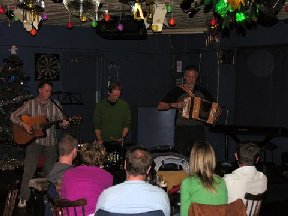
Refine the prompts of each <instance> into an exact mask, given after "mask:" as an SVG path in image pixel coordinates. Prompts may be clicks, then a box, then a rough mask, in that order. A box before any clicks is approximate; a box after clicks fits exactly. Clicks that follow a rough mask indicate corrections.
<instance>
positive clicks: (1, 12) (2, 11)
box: [0, 6, 5, 14]
mask: <svg viewBox="0 0 288 216" xmlns="http://www.w3.org/2000/svg"><path fill="white" fill-rule="evenodd" d="M0 14H5V8H4V7H3V6H0Z"/></svg>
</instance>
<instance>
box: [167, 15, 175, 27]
mask: <svg viewBox="0 0 288 216" xmlns="http://www.w3.org/2000/svg"><path fill="white" fill-rule="evenodd" d="M168 24H169V26H171V27H174V26H175V25H176V20H175V18H174V17H172V18H170V19H169V21H168Z"/></svg>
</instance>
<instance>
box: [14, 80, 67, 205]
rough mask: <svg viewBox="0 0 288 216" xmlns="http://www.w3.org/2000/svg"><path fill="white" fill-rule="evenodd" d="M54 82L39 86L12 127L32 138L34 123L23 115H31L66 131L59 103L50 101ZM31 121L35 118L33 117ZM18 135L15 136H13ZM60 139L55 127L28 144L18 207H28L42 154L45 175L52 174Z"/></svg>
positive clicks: (65, 122)
mask: <svg viewBox="0 0 288 216" xmlns="http://www.w3.org/2000/svg"><path fill="white" fill-rule="evenodd" d="M52 88H53V83H52V82H49V81H42V82H40V83H39V85H38V88H37V90H38V96H37V97H35V98H34V99H31V100H29V101H27V102H25V103H24V104H23V106H21V107H20V108H18V109H17V110H16V111H15V112H13V113H12V114H11V117H10V119H11V121H12V123H13V124H15V125H18V126H20V127H22V128H23V129H24V130H25V131H24V130H23V131H24V132H27V133H28V134H29V135H31V136H33V134H34V130H33V124H34V123H35V122H33V121H31V122H29V121H27V120H26V121H25V120H24V119H23V118H21V116H24V115H29V116H31V117H35V119H37V117H38V116H42V117H43V116H44V117H46V118H47V119H48V121H57V120H59V121H60V122H61V121H62V122H61V123H60V124H59V125H60V126H61V127H63V128H65V127H67V126H68V125H69V121H66V120H65V119H64V114H63V111H62V108H61V105H60V103H59V102H58V101H54V100H52V99H50V96H51V94H52ZM31 119H32V118H31ZM15 136H17V134H14V137H15ZM56 144H57V138H56V126H55V125H52V126H51V127H50V128H48V129H46V130H45V136H44V137H39V138H38V137H37V138H36V139H33V140H32V142H31V143H30V144H29V145H27V148H26V156H25V161H24V173H23V178H22V183H21V189H20V201H19V203H18V207H19V208H25V207H26V201H27V200H29V196H30V190H29V180H30V179H31V178H32V177H33V175H34V172H35V170H36V166H37V162H38V159H39V156H40V154H41V153H43V155H44V157H45V167H44V174H45V176H46V175H47V174H48V173H49V172H50V171H51V169H52V167H53V164H54V163H55V162H56V160H57V158H58V156H57V148H56Z"/></svg>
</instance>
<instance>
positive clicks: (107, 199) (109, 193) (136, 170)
mask: <svg viewBox="0 0 288 216" xmlns="http://www.w3.org/2000/svg"><path fill="white" fill-rule="evenodd" d="M151 165H152V156H151V154H150V153H149V152H148V151H146V150H145V149H144V148H141V147H139V146H135V147H132V148H131V149H128V151H127V153H126V157H125V165H124V168H125V170H126V181H125V182H123V183H121V184H118V185H115V186H113V187H110V188H108V189H106V190H104V191H103V192H102V193H101V195H100V197H99V199H98V203H97V205H96V212H97V210H99V209H102V210H105V211H108V212H112V213H126V214H137V213H144V212H149V211H156V210H161V211H163V213H164V214H165V216H170V202H169V198H168V196H167V193H166V192H165V191H164V190H163V189H162V188H160V187H157V186H153V185H151V184H149V183H147V182H146V181H145V180H146V176H147V175H148V173H149V171H150V169H151Z"/></svg>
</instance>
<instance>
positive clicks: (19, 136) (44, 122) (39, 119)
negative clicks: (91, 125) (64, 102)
mask: <svg viewBox="0 0 288 216" xmlns="http://www.w3.org/2000/svg"><path fill="white" fill-rule="evenodd" d="M20 119H21V121H23V122H24V123H26V124H28V125H30V126H31V127H32V130H33V131H32V133H31V134H30V133H27V131H26V130H25V129H24V128H23V127H20V126H19V125H16V124H13V127H12V133H13V137H14V141H15V143H16V144H19V145H24V144H27V143H29V142H30V141H32V140H33V139H37V138H40V137H44V136H45V135H46V134H45V130H47V129H48V128H50V127H51V126H52V125H54V124H59V123H60V122H62V121H63V120H57V121H50V122H49V121H48V119H47V118H46V117H45V116H35V117H31V116H29V115H22V116H21V117H20ZM66 120H67V121H69V123H70V124H81V122H82V117H81V116H73V117H71V118H68V119H66Z"/></svg>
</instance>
